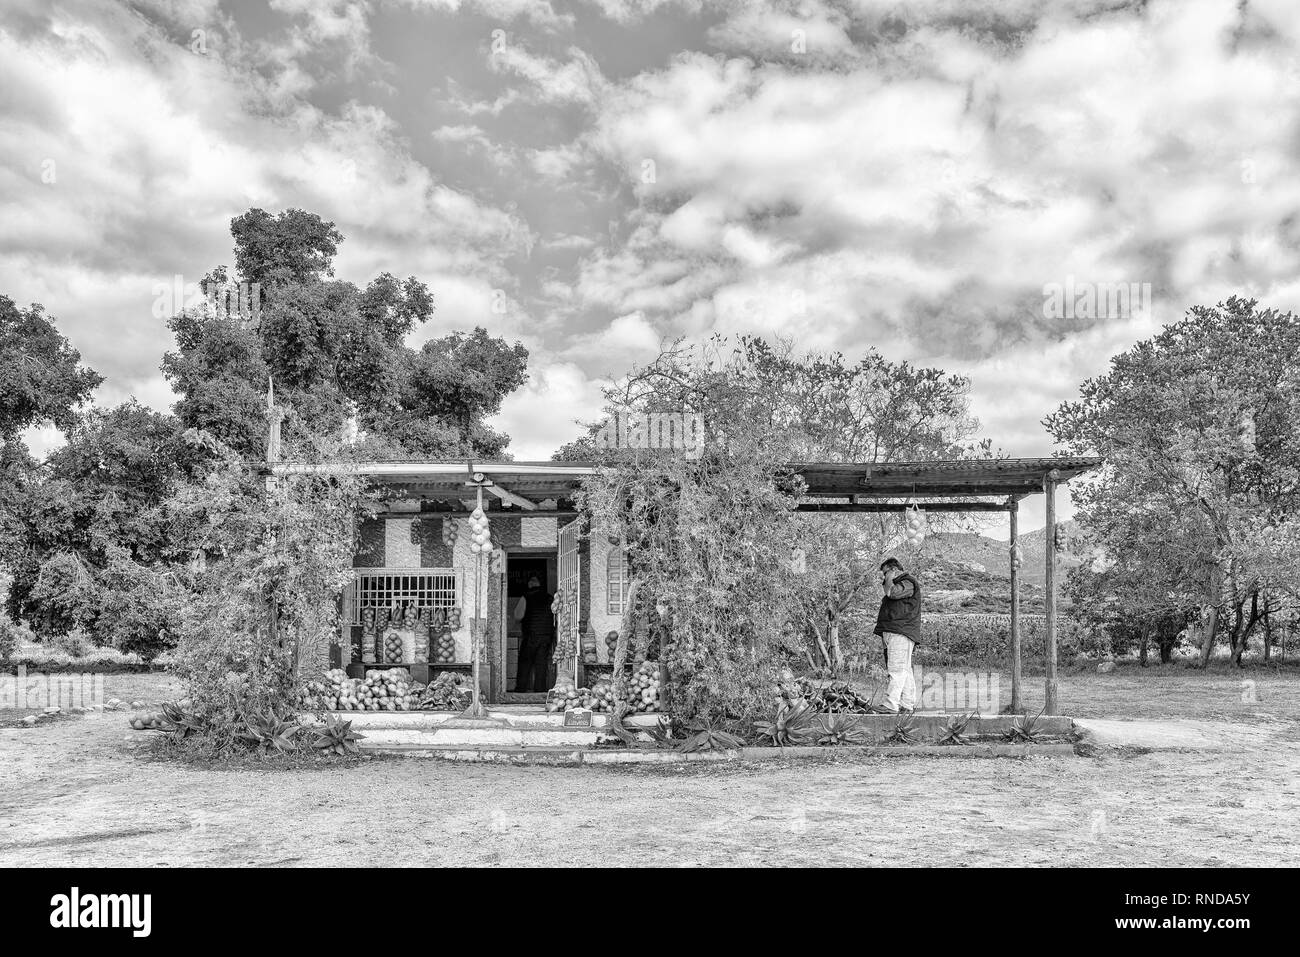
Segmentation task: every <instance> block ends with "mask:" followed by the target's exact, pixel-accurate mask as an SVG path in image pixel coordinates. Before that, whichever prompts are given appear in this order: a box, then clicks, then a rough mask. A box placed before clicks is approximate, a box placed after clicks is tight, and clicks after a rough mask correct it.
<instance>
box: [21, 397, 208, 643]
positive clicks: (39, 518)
mask: <svg viewBox="0 0 1300 957" xmlns="http://www.w3.org/2000/svg"><path fill="white" fill-rule="evenodd" d="M203 464H204V456H203V453H202V452H201V450H199V449H196V448H194V447H192V446H191V445H189V444H188V443H186V442H185V441H184V440H183V437H182V435H181V433H180V431H179V429H178V426H177V422H176V420H175V418H174V417H172V416H170V415H166V414H163V413H159V412H154V411H153V410H151V409H147V408H145V407H144V406H142V405H140V404H139V403H138V402H135V401H134V400H132V401H130V402H126V403H123V404H122V405H119V406H117V407H115V408H113V409H108V410H99V409H96V410H93V411H91V412H90V413H88V414H87V415H85V416H83V417H82V419H81V421H80V422H78V423H77V424H76V425H75V426H74V427H73V428H72V429H71V430H70V432H69V434H68V442H67V444H66V445H64V446H62V447H61V448H59V449H57V450H56V451H55V452H54V453H52V454H51V456H50V457H49V460H48V461H47V463H46V464H45V466H44V468H43V469H42V470H41V472H40V475H39V481H35V480H34V481H32V482H30V483H29V484H28V486H27V488H26V490H25V494H24V495H22V496H21V500H20V502H19V504H18V507H17V508H16V512H17V517H16V521H17V523H18V524H19V530H18V533H17V535H18V537H19V538H20V540H21V542H22V547H21V549H20V550H19V552H18V555H17V557H16V560H15V562H14V569H13V571H14V580H13V583H12V585H11V587H10V591H9V596H8V607H9V610H10V613H11V614H12V615H13V617H15V618H26V619H28V620H30V621H31V622H32V623H33V624H34V626H35V628H36V630H37V633H38V634H40V635H41V636H42V637H49V636H51V635H58V634H64V633H67V632H68V631H70V630H72V629H73V628H77V627H80V628H84V629H85V630H87V631H88V632H90V633H91V634H93V635H94V637H95V639H96V640H97V641H99V642H101V643H103V642H113V643H115V644H117V645H118V646H119V647H126V646H129V647H131V648H132V649H133V650H141V651H143V652H144V653H145V655H146V657H149V656H150V655H152V654H154V653H156V652H157V651H159V650H161V648H162V647H163V646H164V645H165V643H166V638H165V636H162V637H160V635H159V630H160V629H161V625H160V624H158V621H159V618H158V614H154V615H153V616H152V617H150V616H148V615H144V614H141V615H140V616H138V620H139V621H141V622H145V621H146V619H147V620H148V621H149V622H153V624H147V625H146V626H145V630H144V631H141V632H138V633H137V632H132V631H131V630H130V629H129V628H128V627H127V626H126V624H125V623H124V622H123V620H121V618H120V616H114V615H113V614H111V608H112V606H113V599H112V596H111V595H110V594H109V593H110V592H112V591H113V589H114V588H115V587H116V588H120V589H121V590H124V591H126V592H127V593H128V594H129V600H133V601H135V602H138V603H141V604H142V605H143V604H145V603H149V602H151V601H152V600H153V598H154V595H153V594H152V593H150V592H148V591H142V590H139V589H137V587H136V586H135V585H134V584H132V583H131V574H130V572H131V568H130V567H129V566H130V565H139V566H144V567H148V566H155V565H161V564H165V563H166V562H167V561H168V559H169V557H170V549H171V546H172V542H171V537H170V534H169V532H168V530H167V523H166V517H165V516H164V515H163V514H161V513H160V511H159V509H160V507H161V505H162V504H163V503H164V502H165V501H166V500H167V498H168V497H169V496H171V495H172V494H173V493H174V492H175V490H176V488H177V487H178V486H179V484H180V483H181V482H183V481H185V480H186V479H187V478H188V477H189V476H190V475H192V474H194V473H195V472H196V471H199V470H200V469H201V467H202V466H203ZM115 583H116V584H115ZM159 614H160V613H159Z"/></svg>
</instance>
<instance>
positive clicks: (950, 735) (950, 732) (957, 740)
mask: <svg viewBox="0 0 1300 957" xmlns="http://www.w3.org/2000/svg"><path fill="white" fill-rule="evenodd" d="M977 717H979V712H978V711H968V712H967V713H966V714H959V715H956V716H954V717H952V718H949V719H948V723H947V724H946V725H944V726H943V734H942V736H941V737H940V738H939V743H940V744H970V739H969V738H968V737H966V728H967V727H969V726H970V723H971V721H972V720H973V719H974V718H977Z"/></svg>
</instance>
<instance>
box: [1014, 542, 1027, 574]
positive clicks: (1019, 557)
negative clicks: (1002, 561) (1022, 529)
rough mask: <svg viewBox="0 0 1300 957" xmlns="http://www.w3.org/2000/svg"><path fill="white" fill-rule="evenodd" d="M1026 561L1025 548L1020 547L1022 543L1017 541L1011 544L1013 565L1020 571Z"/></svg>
mask: <svg viewBox="0 0 1300 957" xmlns="http://www.w3.org/2000/svg"><path fill="white" fill-rule="evenodd" d="M1024 561H1025V553H1024V550H1023V549H1022V548H1021V547H1020V543H1019V542H1016V543H1015V544H1014V545H1012V546H1011V567H1012V568H1014V569H1016V570H1017V571H1019V570H1020V566H1021V565H1023V564H1024Z"/></svg>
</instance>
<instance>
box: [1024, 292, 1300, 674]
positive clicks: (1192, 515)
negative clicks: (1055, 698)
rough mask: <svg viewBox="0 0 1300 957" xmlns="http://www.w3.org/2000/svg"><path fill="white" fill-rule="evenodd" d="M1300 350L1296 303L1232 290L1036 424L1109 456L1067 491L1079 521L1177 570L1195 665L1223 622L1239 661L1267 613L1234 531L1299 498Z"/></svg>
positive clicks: (1118, 553) (1152, 572)
mask: <svg viewBox="0 0 1300 957" xmlns="http://www.w3.org/2000/svg"><path fill="white" fill-rule="evenodd" d="M1297 354H1300V321H1297V319H1296V317H1295V316H1293V315H1292V314H1290V313H1279V312H1277V311H1276V310H1273V309H1267V310H1263V309H1258V308H1257V304H1256V302H1255V301H1254V300H1246V299H1240V298H1237V297H1235V296H1234V297H1232V298H1230V299H1228V300H1227V301H1226V302H1222V303H1219V304H1218V305H1216V306H1214V307H1212V308H1211V307H1206V306H1195V307H1193V308H1192V309H1190V310H1189V311H1188V313H1187V315H1186V316H1185V317H1184V318H1183V319H1182V320H1181V321H1179V322H1177V323H1174V324H1171V325H1168V326H1166V327H1164V329H1163V330H1162V331H1161V332H1160V334H1159V335H1157V336H1155V337H1154V338H1152V339H1148V340H1144V341H1142V342H1139V343H1137V344H1136V345H1134V346H1133V347H1131V348H1130V349H1128V350H1126V351H1125V352H1123V353H1121V354H1120V355H1118V356H1115V357H1114V358H1113V359H1112V360H1111V367H1110V370H1109V372H1107V373H1106V374H1105V375H1103V376H1099V377H1096V378H1093V379H1089V380H1088V381H1086V382H1085V383H1083V385H1082V387H1081V389H1080V393H1081V395H1080V399H1079V400H1078V401H1073V402H1066V403H1064V404H1062V405H1061V406H1060V408H1059V409H1057V411H1056V412H1054V413H1052V414H1051V415H1049V416H1048V417H1047V418H1046V419H1045V420H1044V424H1045V425H1046V426H1047V428H1048V430H1049V431H1050V432H1051V433H1052V435H1053V436H1054V438H1055V440H1056V441H1057V443H1059V444H1060V445H1061V446H1063V448H1064V449H1065V451H1066V452H1067V453H1069V454H1099V455H1103V456H1105V457H1106V466H1105V467H1104V468H1103V469H1102V470H1101V472H1100V474H1099V475H1098V476H1097V477H1096V478H1095V479H1094V480H1093V481H1091V482H1088V483H1084V484H1083V485H1081V486H1079V487H1078V488H1076V489H1075V490H1074V500H1075V504H1076V507H1077V509H1078V511H1077V513H1076V518H1077V519H1078V521H1079V523H1080V525H1081V527H1082V528H1083V529H1084V530H1085V532H1086V533H1087V534H1088V535H1089V536H1090V537H1091V539H1092V540H1093V542H1095V543H1096V544H1098V545H1100V546H1101V547H1102V548H1103V549H1104V551H1105V553H1106V554H1107V555H1109V556H1111V557H1112V558H1120V557H1123V558H1124V560H1126V561H1129V562H1131V563H1132V564H1133V566H1134V568H1135V570H1136V571H1137V573H1138V574H1140V575H1147V576H1152V577H1153V578H1154V579H1155V580H1156V581H1160V578H1161V576H1162V575H1169V574H1170V573H1172V575H1173V577H1174V579H1175V580H1173V581H1166V582H1164V583H1163V584H1166V585H1169V586H1170V587H1169V588H1168V590H1169V591H1172V592H1174V593H1175V594H1176V595H1178V596H1180V597H1179V599H1178V600H1180V601H1183V602H1186V605H1185V606H1184V607H1186V608H1189V609H1194V610H1195V611H1194V613H1193V614H1192V618H1193V620H1192V623H1191V630H1192V631H1194V632H1199V633H1200V635H1201V664H1202V666H1205V665H1206V664H1207V663H1208V661H1209V659H1210V655H1211V653H1212V650H1213V646H1214V642H1215V638H1216V635H1217V634H1218V633H1219V632H1220V631H1222V632H1223V634H1224V635H1225V636H1226V638H1227V640H1228V643H1229V647H1230V650H1231V657H1232V660H1233V662H1234V663H1237V664H1240V660H1241V655H1242V653H1243V652H1244V650H1245V648H1246V644H1247V642H1248V641H1249V639H1250V637H1251V636H1252V634H1253V633H1254V631H1255V630H1256V628H1257V627H1258V625H1259V624H1260V622H1261V619H1262V617H1263V614H1264V610H1265V606H1261V604H1260V602H1259V593H1260V585H1261V570H1260V568H1259V567H1257V565H1256V564H1255V559H1254V558H1253V557H1252V552H1251V549H1250V548H1249V547H1247V544H1248V543H1247V542H1246V541H1245V539H1244V538H1243V534H1242V530H1243V529H1247V528H1251V527H1255V528H1262V527H1265V526H1268V525H1275V526H1276V525H1278V524H1280V523H1282V522H1283V521H1285V520H1286V519H1288V518H1289V517H1292V516H1294V515H1296V513H1297V506H1298V505H1300V397H1298V395H1297V390H1296V386H1297V384H1300V381H1298V380H1300V370H1298V369H1297V367H1296V363H1295V356H1296V355H1297ZM1134 528H1138V529H1142V533H1141V534H1140V535H1139V536H1136V537H1135V536H1134V534H1133V533H1132V530H1133V529H1134ZM1170 555H1173V556H1176V560H1175V561H1172V562H1171V561H1169V556H1170ZM1130 594H1132V595H1135V596H1136V597H1138V598H1139V600H1145V599H1142V598H1141V595H1142V593H1141V592H1136V593H1132V592H1131V593H1130Z"/></svg>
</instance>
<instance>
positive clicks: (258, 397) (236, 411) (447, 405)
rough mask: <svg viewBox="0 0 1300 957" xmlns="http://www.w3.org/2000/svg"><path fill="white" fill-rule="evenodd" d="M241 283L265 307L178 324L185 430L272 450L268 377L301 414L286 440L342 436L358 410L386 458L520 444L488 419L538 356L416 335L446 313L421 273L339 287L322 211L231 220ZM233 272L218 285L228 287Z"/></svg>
mask: <svg viewBox="0 0 1300 957" xmlns="http://www.w3.org/2000/svg"><path fill="white" fill-rule="evenodd" d="M231 233H232V235H233V237H234V240H235V264H236V274H235V277H234V279H235V280H237V281H239V282H242V283H245V284H247V285H246V286H245V292H246V293H248V294H250V295H251V294H252V293H253V292H254V289H253V285H252V284H254V283H256V284H258V291H259V292H260V302H259V303H258V304H257V305H258V308H257V309H255V310H245V311H243V312H231V313H222V312H219V311H216V310H213V309H210V308H203V309H192V310H187V311H185V312H182V313H181V314H179V315H177V316H175V317H173V318H172V320H171V321H170V323H169V324H170V327H171V329H172V331H173V333H174V334H175V336H176V346H177V348H176V349H175V350H174V351H172V352H169V353H168V354H167V355H166V357H165V358H164V360H163V371H164V373H165V374H166V376H167V378H168V380H169V381H170V382H171V384H172V386H173V388H174V389H175V390H176V391H177V393H178V394H179V395H180V396H181V398H180V401H179V402H178V403H177V406H176V412H177V415H178V416H179V418H180V420H181V422H182V424H183V425H184V426H186V427H191V428H199V429H203V430H205V431H208V432H210V433H211V434H213V435H214V436H216V437H217V438H219V439H220V440H221V441H222V442H223V443H225V444H226V445H228V446H230V447H231V448H232V449H234V450H235V451H237V452H239V453H241V454H243V455H245V456H250V457H256V456H258V455H260V454H261V452H262V449H263V442H264V437H265V434H266V422H265V411H264V410H265V401H266V400H265V396H266V391H267V382H268V380H273V381H274V383H275V390H276V395H277V398H278V399H279V400H281V401H282V402H284V403H286V404H287V405H288V407H289V408H290V409H291V411H292V415H291V417H290V419H289V420H288V421H287V422H286V423H285V426H284V431H285V441H286V443H288V444H289V445H290V446H292V445H293V444H294V443H300V444H306V443H308V442H309V441H310V440H311V437H312V436H316V435H337V434H338V433H339V430H340V429H341V427H342V426H343V423H344V421H345V420H346V419H347V418H348V417H349V415H351V414H355V415H356V418H357V421H358V424H359V426H360V428H361V429H363V430H364V432H365V433H366V434H367V435H368V437H369V438H368V441H369V443H370V444H371V445H372V446H373V448H374V450H375V452H376V454H383V455H407V456H426V457H454V456H462V455H476V456H497V455H501V454H503V453H504V450H505V447H506V445H507V444H508V442H509V436H506V435H502V434H500V433H497V432H496V431H494V430H492V429H491V428H489V427H488V426H487V425H486V424H485V419H486V418H487V417H488V416H490V415H492V414H494V413H495V412H497V411H498V410H499V409H500V405H501V401H502V399H503V398H504V397H505V396H506V395H508V394H509V393H510V392H511V391H513V390H514V389H516V388H518V387H519V386H520V385H521V384H522V383H523V382H524V381H525V380H526V378H527V374H526V372H525V368H526V366H527V360H528V353H527V351H526V350H525V349H524V348H523V347H522V346H520V345H519V344H518V343H515V344H510V343H507V342H505V341H503V340H501V339H498V338H493V337H490V336H488V334H487V333H486V332H485V331H484V330H482V329H476V330H474V332H473V333H470V334H465V333H453V334H452V335H449V336H446V337H442V338H437V339H432V340H430V341H428V342H426V343H424V345H423V347H422V348H421V349H419V350H416V349H412V348H409V347H408V346H407V345H406V339H407V337H408V336H409V335H410V334H411V333H412V332H413V331H414V330H415V329H416V328H417V327H418V326H420V325H421V324H423V323H425V322H427V321H428V320H429V318H430V317H431V316H432V315H433V308H434V307H433V297H432V295H431V294H430V293H429V290H428V288H427V287H426V286H425V285H424V283H422V282H420V281H419V280H417V279H415V278H414V277H411V278H408V279H405V280H399V279H398V278H396V277H395V276H393V275H392V274H390V273H382V274H381V275H380V276H378V277H377V278H375V279H374V280H372V281H371V282H370V283H369V284H367V285H366V287H365V288H364V289H362V288H359V287H358V286H356V285H355V284H353V283H350V282H345V281H342V280H337V279H332V278H328V277H330V276H332V274H333V257H334V255H335V253H336V252H337V249H338V244H339V243H340V242H342V240H343V236H342V235H341V234H340V233H339V232H338V230H337V229H335V228H334V224H333V223H330V222H326V221H324V220H322V219H321V218H320V217H319V216H317V215H315V214H313V213H307V212H304V211H303V210H296V209H291V210H287V211H285V212H282V213H280V214H278V215H276V216H271V215H270V214H269V213H266V212H265V211H263V210H260V209H254V210H250V211H249V212H248V213H246V214H244V215H243V216H240V217H237V218H236V219H234V220H233V221H232V224H231ZM228 278H229V277H228V276H227V271H226V269H225V267H218V268H217V269H215V270H213V272H212V273H211V274H210V275H209V277H208V279H209V280H210V281H213V282H217V283H222V282H226V281H228Z"/></svg>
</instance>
